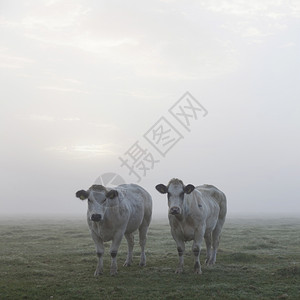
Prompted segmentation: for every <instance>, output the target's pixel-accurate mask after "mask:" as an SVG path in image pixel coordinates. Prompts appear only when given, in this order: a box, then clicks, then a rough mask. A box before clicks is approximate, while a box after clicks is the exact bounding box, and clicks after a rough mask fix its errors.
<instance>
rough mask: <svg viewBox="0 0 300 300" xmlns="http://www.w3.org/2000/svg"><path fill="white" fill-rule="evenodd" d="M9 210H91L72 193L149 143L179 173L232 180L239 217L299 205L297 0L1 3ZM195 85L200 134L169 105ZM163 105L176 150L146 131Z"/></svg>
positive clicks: (295, 209)
mask: <svg viewBox="0 0 300 300" xmlns="http://www.w3.org/2000/svg"><path fill="white" fill-rule="evenodd" d="M0 36H1V39H0V80H1V81H0V82H1V83H0V99H1V100H0V101H1V110H0V125H1V126H0V138H1V147H0V165H1V168H0V172H1V173H0V176H1V191H2V196H1V198H0V213H2V214H3V213H5V214H20V213H26V214H29V213H30V214H35V213H42V214H45V213H50V214H65V213H76V214H85V210H86V203H82V202H80V200H78V199H76V198H75V197H74V194H75V192H76V191H77V190H79V189H82V188H88V187H89V186H90V185H91V184H92V183H93V182H94V181H95V179H96V178H97V177H98V176H99V175H101V174H103V173H105V172H115V173H118V174H120V175H121V176H122V177H123V178H124V179H125V180H126V182H135V180H136V179H135V178H136V177H134V176H133V174H131V176H130V175H129V170H128V169H127V168H126V167H121V161H120V159H119V157H123V158H124V157H125V152H126V151H127V150H129V149H130V147H131V146H132V145H133V144H134V143H135V142H136V141H139V143H140V145H141V146H142V147H143V148H144V149H147V151H148V152H147V153H151V154H152V155H153V157H154V158H155V159H156V160H159V162H157V163H155V165H154V168H153V170H150V171H148V172H147V174H146V176H145V177H143V176H142V177H143V178H142V181H141V182H140V184H141V185H142V186H144V187H145V188H146V189H147V190H148V191H149V192H150V193H151V195H152V197H153V201H154V214H155V215H156V216H158V215H161V214H162V215H166V214H167V201H166V199H165V197H163V196H162V195H160V194H158V193H157V192H156V190H155V189H154V186H155V185H156V184H157V183H165V184H166V183H167V182H168V181H169V179H171V178H172V177H178V178H180V179H182V180H183V181H184V182H185V183H186V184H188V183H192V184H194V185H199V184H202V183H210V184H214V185H216V186H217V187H219V188H220V189H221V190H223V191H224V192H225V194H226V195H227V198H228V207H229V215H245V214H257V213H258V214H264V213H276V214H293V215H298V216H299V212H300V205H299V200H300V197H299V178H300V159H299V153H300V149H299V148H300V147H299V146H300V141H299V129H300V109H299V108H300V104H299V103H300V101H299V96H300V56H299V53H300V47H299V43H300V2H299V1H298V0H289V1H288V0H286V1H283V0H282V1H281V0H277V1H274V0H252V1H240V0H233V1H229V0H228V1H226V0H219V1H217V0H215V1H213V0H199V1H192V0H190V1H189V0H188V1H183V0H182V1H172V0H161V1H159V0H157V1H120V0H119V1H96V0H94V1H92V0H91V1H65V0H62V1H59V0H48V1H46V0H45V1H41V0H36V1H31V0H28V1H12V0H7V1H5V0H2V1H0ZM186 91H189V92H190V93H191V94H192V95H193V96H194V97H195V98H196V99H197V100H198V101H199V102H200V103H201V104H202V105H203V106H204V107H205V108H206V109H207V111H208V114H207V116H206V117H199V118H198V120H197V121H195V122H194V123H193V124H192V126H191V130H190V132H188V131H186V130H185V129H184V128H183V127H182V126H181V125H180V124H179V123H178V122H177V123H176V120H175V119H174V118H173V119H172V116H171V115H170V114H169V112H168V109H169V108H170V107H171V106H172V105H173V104H174V103H175V102H176V101H177V100H178V99H179V98H180V97H181V96H182V95H183V94H184V93H185V92H186ZM162 116H163V117H165V118H166V119H167V120H168V121H170V122H171V123H172V125H173V126H174V127H175V128H176V130H178V131H179V133H180V134H181V135H182V136H183V139H181V140H180V141H179V142H178V143H177V144H176V145H175V146H174V147H173V148H172V149H171V150H170V151H169V152H168V153H167V154H166V155H165V157H163V156H160V154H159V153H158V152H156V150H155V149H154V148H153V147H152V146H151V145H150V144H149V143H148V142H147V141H146V140H145V139H144V138H143V135H144V134H145V133H146V132H147V131H148V130H149V129H150V128H151V127H152V126H153V125H154V124H155V123H156V122H157V121H158V120H159V118H160V117H162Z"/></svg>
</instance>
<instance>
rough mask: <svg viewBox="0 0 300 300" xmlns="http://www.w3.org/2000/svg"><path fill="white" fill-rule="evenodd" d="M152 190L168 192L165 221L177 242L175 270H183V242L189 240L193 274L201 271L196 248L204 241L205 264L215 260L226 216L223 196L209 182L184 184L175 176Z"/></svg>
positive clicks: (198, 250) (178, 271)
mask: <svg viewBox="0 0 300 300" xmlns="http://www.w3.org/2000/svg"><path fill="white" fill-rule="evenodd" d="M156 189H157V190H158V191H159V192H160V193H162V194H166V193H167V194H168V205H169V223H170V226H171V233H172V236H173V238H174V240H175V242H176V244H177V250H178V255H179V265H178V268H177V270H176V272H175V273H182V272H183V254H184V250H185V242H186V241H193V246H192V250H193V253H194V257H195V264H194V270H195V273H197V274H201V273H202V271H201V265H200V260H199V256H200V250H201V243H202V240H203V238H204V239H205V242H206V264H207V265H212V264H214V263H215V262H216V254H217V249H218V246H219V240H220V234H221V230H222V227H223V224H224V222H225V216H226V211H227V207H226V197H225V195H224V193H222V192H221V191H220V190H218V189H217V188H216V187H214V186H213V185H206V184H205V185H201V186H198V187H196V188H195V187H194V186H193V185H191V184H188V185H187V186H185V185H184V184H183V182H182V181H181V180H179V179H172V180H170V182H169V184H168V185H167V186H165V185H163V184H158V185H157V186H156Z"/></svg>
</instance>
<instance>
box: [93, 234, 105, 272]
mask: <svg viewBox="0 0 300 300" xmlns="http://www.w3.org/2000/svg"><path fill="white" fill-rule="evenodd" d="M91 234H92V238H93V240H94V243H95V247H96V253H97V256H98V264H97V267H96V270H95V273H94V276H99V275H102V274H103V254H104V245H103V241H102V240H101V239H100V238H99V236H98V235H97V234H96V233H95V232H94V231H92V232H91Z"/></svg>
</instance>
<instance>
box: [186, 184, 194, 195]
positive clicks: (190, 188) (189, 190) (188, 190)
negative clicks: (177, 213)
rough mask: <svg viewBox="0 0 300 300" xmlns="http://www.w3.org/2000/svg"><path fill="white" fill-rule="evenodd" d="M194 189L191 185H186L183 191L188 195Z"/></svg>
mask: <svg viewBox="0 0 300 300" xmlns="http://www.w3.org/2000/svg"><path fill="white" fill-rule="evenodd" d="M194 189H195V187H194V186H193V185H192V184H188V185H186V186H185V187H184V189H183V190H184V192H185V193H186V194H190V193H191V192H192V191H193V190H194Z"/></svg>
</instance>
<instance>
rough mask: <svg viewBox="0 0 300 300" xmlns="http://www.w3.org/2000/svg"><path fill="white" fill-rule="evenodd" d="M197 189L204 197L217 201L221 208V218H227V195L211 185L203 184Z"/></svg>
mask: <svg viewBox="0 0 300 300" xmlns="http://www.w3.org/2000/svg"><path fill="white" fill-rule="evenodd" d="M196 189H197V190H198V191H200V192H201V194H202V195H203V196H204V197H206V198H210V199H212V200H213V201H216V202H217V203H218V205H219V207H220V213H219V218H225V216H226V212H227V205H226V196H225V194H224V193H223V192H222V191H220V190H219V189H218V188H217V187H215V186H214V185H210V184H203V185H200V186H197V187H196Z"/></svg>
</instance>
